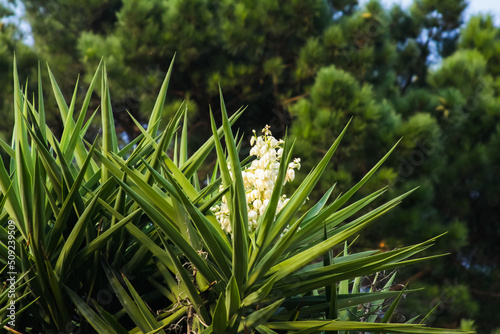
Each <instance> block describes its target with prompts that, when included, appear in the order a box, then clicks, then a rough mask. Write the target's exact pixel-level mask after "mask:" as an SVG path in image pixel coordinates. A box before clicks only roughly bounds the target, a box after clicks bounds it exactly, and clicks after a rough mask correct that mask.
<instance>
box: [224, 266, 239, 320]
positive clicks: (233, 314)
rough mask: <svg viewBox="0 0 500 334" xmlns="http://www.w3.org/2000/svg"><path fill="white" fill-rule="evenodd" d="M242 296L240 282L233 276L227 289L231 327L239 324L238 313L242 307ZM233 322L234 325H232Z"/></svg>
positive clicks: (227, 309)
mask: <svg viewBox="0 0 500 334" xmlns="http://www.w3.org/2000/svg"><path fill="white" fill-rule="evenodd" d="M240 296H241V294H240V290H239V288H238V282H237V281H236V277H235V276H234V275H233V276H231V279H230V280H229V283H228V285H227V287H226V298H225V299H226V312H227V318H228V319H229V320H230V323H229V325H230V326H235V325H237V322H239V316H238V314H237V313H238V312H239V310H240V306H241V297H240ZM231 322H232V323H231Z"/></svg>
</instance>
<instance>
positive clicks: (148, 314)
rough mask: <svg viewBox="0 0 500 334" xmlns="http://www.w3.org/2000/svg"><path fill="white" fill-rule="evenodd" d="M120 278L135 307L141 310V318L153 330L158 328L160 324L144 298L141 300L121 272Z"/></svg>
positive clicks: (161, 331) (160, 331)
mask: <svg viewBox="0 0 500 334" xmlns="http://www.w3.org/2000/svg"><path fill="white" fill-rule="evenodd" d="M122 279H123V281H124V282H125V284H126V285H127V289H128V291H129V292H130V294H131V295H132V298H133V299H134V302H135V304H136V305H137V308H138V309H139V311H140V312H141V315H142V316H143V318H144V319H146V320H147V322H148V323H149V324H150V326H151V327H153V330H154V329H158V327H160V325H159V324H158V322H157V321H156V319H155V318H154V317H153V315H152V314H151V310H150V309H149V307H148V306H147V305H146V303H145V302H144V300H142V298H141V296H139V294H138V293H137V291H136V290H135V288H134V287H133V286H132V284H131V283H130V281H129V280H128V279H127V277H126V276H125V275H123V274H122ZM158 333H165V332H164V331H163V330H159V331H158Z"/></svg>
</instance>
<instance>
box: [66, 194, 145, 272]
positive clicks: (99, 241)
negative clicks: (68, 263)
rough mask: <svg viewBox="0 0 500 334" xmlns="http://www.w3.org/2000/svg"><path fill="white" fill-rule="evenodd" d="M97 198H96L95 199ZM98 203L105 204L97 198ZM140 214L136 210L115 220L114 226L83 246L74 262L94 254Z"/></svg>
mask: <svg viewBox="0 0 500 334" xmlns="http://www.w3.org/2000/svg"><path fill="white" fill-rule="evenodd" d="M96 198H97V197H96ZM97 199H98V200H99V202H100V204H101V205H103V206H104V204H107V203H105V202H104V201H102V199H100V198H97ZM139 213H141V210H140V209H137V210H135V211H133V212H132V213H130V214H129V215H128V216H126V217H123V216H122V217H121V218H119V219H118V220H117V222H116V223H115V224H113V225H112V226H111V227H110V228H109V229H107V230H106V231H104V232H103V233H101V234H100V235H99V236H97V237H96V238H95V239H93V240H92V241H91V242H90V243H88V244H87V245H85V247H83V248H82V249H81V250H80V251H79V252H78V253H77V254H76V255H75V259H74V262H75V263H78V262H80V261H84V260H86V259H87V257H88V256H90V255H92V254H94V253H95V252H96V251H97V250H99V249H101V248H103V247H104V246H105V245H106V243H107V242H108V240H109V239H110V238H111V237H113V235H115V233H117V232H118V231H120V230H121V229H122V228H123V227H124V226H125V225H127V224H128V223H130V222H131V221H132V220H133V219H135V218H136V217H137V215H138V214H139ZM113 217H117V214H114V215H113Z"/></svg>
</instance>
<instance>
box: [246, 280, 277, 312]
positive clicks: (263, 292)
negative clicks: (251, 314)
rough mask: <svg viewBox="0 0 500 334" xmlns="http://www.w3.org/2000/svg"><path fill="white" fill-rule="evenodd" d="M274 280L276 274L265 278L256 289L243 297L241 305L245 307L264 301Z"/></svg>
mask: <svg viewBox="0 0 500 334" xmlns="http://www.w3.org/2000/svg"><path fill="white" fill-rule="evenodd" d="M275 281H276V276H272V277H271V278H269V279H267V280H266V282H265V283H264V284H263V285H262V286H261V287H260V288H259V289H258V290H257V291H255V292H252V293H250V294H249V295H248V296H246V297H245V299H243V301H242V306H243V307H246V306H250V305H252V304H255V303H260V302H262V301H264V300H265V299H266V297H267V296H268V295H269V293H270V292H271V289H272V287H273V286H274V282H275Z"/></svg>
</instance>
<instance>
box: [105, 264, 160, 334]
mask: <svg viewBox="0 0 500 334" xmlns="http://www.w3.org/2000/svg"><path fill="white" fill-rule="evenodd" d="M102 266H103V269H104V272H105V273H106V276H107V277H108V280H109V283H110V284H111V288H112V289H113V291H114V292H115V294H116V297H118V300H119V301H120V303H121V304H122V306H123V308H124V309H125V311H126V312H127V314H128V316H129V317H130V318H131V319H132V321H133V322H134V324H135V325H137V326H138V327H139V328H140V329H141V330H142V331H143V332H148V331H150V330H153V329H155V328H156V327H157V326H155V325H154V324H151V323H150V321H149V318H148V317H146V316H145V315H144V314H143V313H142V312H141V309H140V307H139V306H138V305H137V303H136V301H134V299H133V298H131V297H130V296H129V294H128V293H127V291H126V290H125V289H124V288H123V286H122V284H121V283H120V280H119V279H118V276H117V275H116V273H115V272H114V271H113V269H111V268H110V267H109V266H108V265H107V264H106V263H102Z"/></svg>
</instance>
